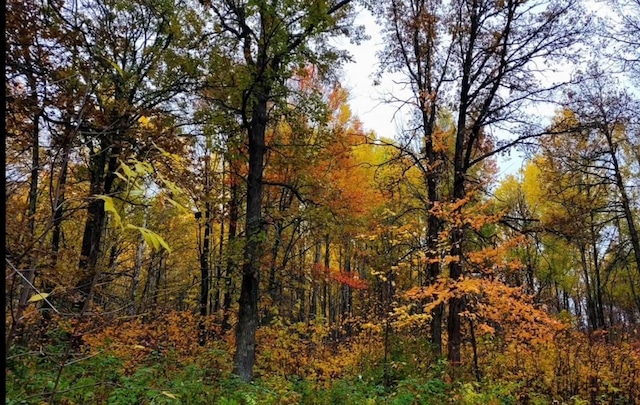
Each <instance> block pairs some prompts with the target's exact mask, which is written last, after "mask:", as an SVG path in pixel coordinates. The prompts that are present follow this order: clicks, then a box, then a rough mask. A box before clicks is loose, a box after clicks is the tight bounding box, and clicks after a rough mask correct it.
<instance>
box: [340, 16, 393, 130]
mask: <svg viewBox="0 0 640 405" xmlns="http://www.w3.org/2000/svg"><path fill="white" fill-rule="evenodd" d="M355 23H356V25H364V26H365V29H366V34H367V35H368V36H370V37H371V39H369V40H367V41H363V42H362V43H361V44H360V45H347V49H348V50H349V52H350V53H351V55H352V58H353V62H351V63H348V64H345V66H344V67H343V78H342V82H341V84H342V86H343V87H344V88H345V89H347V90H348V91H349V96H350V97H349V105H350V107H351V109H352V111H353V114H354V115H355V116H357V117H358V118H359V119H360V121H362V123H363V125H364V128H365V129H366V130H373V131H375V133H376V134H377V135H378V137H384V138H393V137H395V135H396V133H397V132H398V131H397V128H398V126H397V125H396V122H395V121H394V114H395V112H396V110H397V106H393V105H389V104H386V103H384V102H382V98H383V95H384V93H385V92H387V93H388V92H390V91H392V92H394V94H397V93H400V92H402V88H401V87H400V86H398V85H394V83H393V81H392V80H391V79H390V78H389V76H388V75H387V74H385V76H383V80H382V82H381V84H380V86H374V85H373V79H374V75H375V73H376V70H377V69H378V66H379V61H378V56H377V55H376V53H377V52H378V51H380V50H381V49H382V48H383V46H384V45H383V41H382V37H381V33H380V28H379V26H378V24H377V23H376V21H375V18H374V17H373V16H372V15H371V13H369V12H368V11H366V10H361V11H360V13H359V14H358V16H357V18H356V22H355ZM396 120H398V122H400V120H401V114H397V116H396Z"/></svg>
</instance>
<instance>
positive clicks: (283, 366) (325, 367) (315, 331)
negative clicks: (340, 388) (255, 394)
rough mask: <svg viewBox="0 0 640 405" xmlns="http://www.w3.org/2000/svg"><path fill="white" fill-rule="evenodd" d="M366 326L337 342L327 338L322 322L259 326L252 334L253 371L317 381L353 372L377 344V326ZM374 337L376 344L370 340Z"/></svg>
mask: <svg viewBox="0 0 640 405" xmlns="http://www.w3.org/2000/svg"><path fill="white" fill-rule="evenodd" d="M370 326H371V327H372V328H368V329H367V328H366V325H365V327H363V328H362V329H363V333H360V334H359V335H357V336H355V337H353V338H351V339H346V340H343V341H341V342H339V343H335V342H331V341H330V339H329V338H330V330H329V329H328V328H327V327H326V326H325V325H323V324H322V323H311V324H305V323H296V324H292V325H282V324H280V325H274V326H268V327H263V328H261V329H259V330H258V332H257V334H256V339H257V342H258V343H257V361H256V364H257V370H256V375H258V376H260V375H263V376H269V378H273V377H274V376H280V377H282V378H285V377H287V376H292V375H297V376H299V377H302V378H304V379H306V380H309V381H315V382H317V383H318V384H330V383H331V382H332V381H333V380H335V379H339V378H342V377H345V376H347V375H354V374H356V373H358V372H359V371H360V367H361V362H362V360H363V359H364V358H367V357H369V355H371V354H372V353H371V352H372V351H374V350H378V349H379V348H380V344H379V343H380V342H379V340H380V334H379V332H380V329H379V328H378V327H375V325H373V324H372V325H370ZM365 329H366V330H365ZM374 341H375V342H376V344H372V342H374ZM376 355H379V353H376Z"/></svg>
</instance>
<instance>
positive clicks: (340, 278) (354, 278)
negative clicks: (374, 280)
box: [313, 264, 369, 290]
mask: <svg viewBox="0 0 640 405" xmlns="http://www.w3.org/2000/svg"><path fill="white" fill-rule="evenodd" d="M313 274H314V275H315V276H316V277H324V278H325V279H327V280H329V279H331V280H335V281H337V282H338V283H340V284H343V285H346V286H349V287H351V288H354V289H356V290H366V289H367V288H369V283H367V281H366V280H363V279H361V278H360V275H359V274H358V273H357V272H346V271H342V270H339V269H328V268H326V267H324V266H323V265H321V264H315V265H314V266H313Z"/></svg>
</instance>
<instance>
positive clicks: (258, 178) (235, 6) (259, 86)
mask: <svg viewBox="0 0 640 405" xmlns="http://www.w3.org/2000/svg"><path fill="white" fill-rule="evenodd" d="M350 3H351V1H350V0H341V1H336V2H333V1H324V0H320V1H315V2H313V3H310V4H309V3H306V2H299V1H292V2H289V1H276V2H271V3H267V2H264V1H259V2H256V3H250V2H247V3H244V2H242V3H236V2H234V1H222V2H213V1H212V2H210V3H209V4H208V6H209V7H210V8H211V9H212V10H213V12H214V14H215V17H216V19H215V24H216V26H217V29H218V30H219V31H220V32H222V33H223V34H224V36H225V37H226V38H228V40H229V41H230V42H231V45H230V46H231V48H232V50H233V52H237V53H235V54H234V55H233V56H232V57H233V58H241V60H242V62H243V64H244V66H243V68H244V69H245V70H246V74H245V76H244V77H243V78H244V80H243V81H242V82H241V83H240V91H241V94H242V96H241V100H240V105H236V106H234V107H233V109H234V110H235V112H237V113H238V115H239V117H240V120H241V123H242V126H243V128H244V130H245V131H246V140H247V143H248V154H249V156H248V177H247V200H246V226H245V235H246V237H245V248H244V263H243V267H242V282H241V288H240V300H239V304H240V308H239V311H240V312H239V316H238V325H237V329H236V344H237V347H236V355H235V365H236V370H235V371H236V373H237V374H238V375H239V376H240V377H241V378H242V379H243V380H245V381H249V380H251V379H252V377H253V365H254V362H255V331H256V328H257V326H258V299H259V283H260V261H261V256H262V254H261V246H262V244H263V239H264V223H263V219H262V208H263V205H262V204H263V202H262V198H263V169H264V157H265V153H266V148H265V134H266V131H267V126H268V125H269V123H270V119H271V120H272V119H273V118H270V114H271V112H272V109H273V106H274V105H275V106H277V105H278V104H280V103H282V102H283V101H285V100H286V93H287V89H286V87H285V81H286V79H288V78H289V77H291V75H292V69H293V68H296V67H297V66H298V65H300V64H301V63H302V64H308V63H311V64H316V65H318V66H325V67H328V66H330V65H331V63H333V62H335V61H336V60H337V58H338V56H339V54H338V53H337V52H335V51H334V50H333V49H332V48H331V46H329V44H328V42H327V38H328V37H329V36H330V35H336V34H337V35H340V34H341V33H342V32H347V33H348V32H349V28H347V27H348V24H349V21H348V19H347V18H348V12H349V6H350ZM221 101H223V102H224V103H226V102H227V100H221ZM276 111H277V110H276Z"/></svg>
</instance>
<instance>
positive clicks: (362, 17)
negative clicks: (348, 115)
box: [341, 10, 523, 176]
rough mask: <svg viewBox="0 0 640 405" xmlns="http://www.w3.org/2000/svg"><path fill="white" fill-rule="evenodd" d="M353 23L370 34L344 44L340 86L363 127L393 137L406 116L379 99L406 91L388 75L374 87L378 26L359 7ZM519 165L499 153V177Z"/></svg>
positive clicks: (513, 155)
mask: <svg viewBox="0 0 640 405" xmlns="http://www.w3.org/2000/svg"><path fill="white" fill-rule="evenodd" d="M356 24H357V25H364V26H365V30H366V34H367V35H368V36H370V37H371V39H369V40H367V41H363V42H362V43H361V44H360V45H348V44H343V46H346V47H347V49H348V50H349V52H350V53H351V55H352V58H353V62H351V63H348V64H345V66H344V67H343V77H342V82H341V84H342V86H343V87H344V88H346V89H347V90H348V91H349V95H350V98H349V105H350V107H351V109H352V111H353V114H354V115H355V116H356V117H358V118H359V119H360V121H362V124H363V126H364V128H365V130H373V131H375V133H376V135H377V136H378V137H380V138H394V137H396V135H397V133H398V128H401V127H402V126H403V123H404V122H405V121H406V119H407V115H406V112H402V111H400V112H399V111H398V104H388V103H385V102H383V101H382V99H383V97H384V95H385V94H389V93H392V94H394V95H395V96H396V97H398V98H400V97H404V98H408V97H410V96H411V92H410V90H407V89H405V88H404V86H402V85H400V84H397V82H394V80H393V78H392V77H391V76H390V75H389V74H385V75H384V76H383V77H382V80H381V83H380V85H379V86H374V85H373V81H374V75H375V73H376V71H377V69H378V67H379V61H378V57H377V55H376V53H377V52H378V51H380V50H381V49H382V48H383V47H384V45H383V39H382V36H381V33H380V27H379V25H378V24H377V23H376V20H375V18H374V17H373V16H372V15H371V13H369V12H368V11H366V10H361V11H360V13H359V14H358V16H357V18H356ZM522 164H523V158H522V156H520V154H519V153H517V152H516V151H515V150H514V151H512V153H511V155H507V156H499V157H498V166H499V171H500V176H504V175H507V174H512V173H516V172H517V171H518V170H519V169H520V168H521V166H522Z"/></svg>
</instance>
